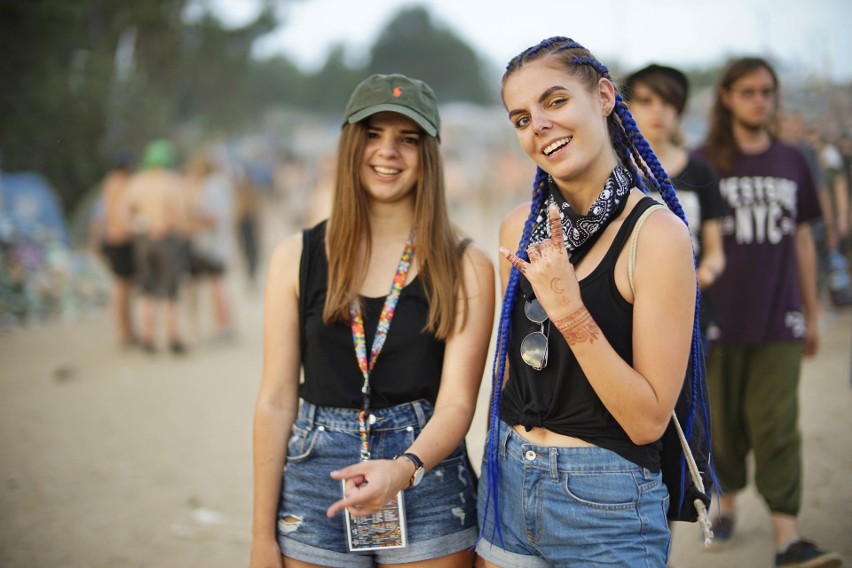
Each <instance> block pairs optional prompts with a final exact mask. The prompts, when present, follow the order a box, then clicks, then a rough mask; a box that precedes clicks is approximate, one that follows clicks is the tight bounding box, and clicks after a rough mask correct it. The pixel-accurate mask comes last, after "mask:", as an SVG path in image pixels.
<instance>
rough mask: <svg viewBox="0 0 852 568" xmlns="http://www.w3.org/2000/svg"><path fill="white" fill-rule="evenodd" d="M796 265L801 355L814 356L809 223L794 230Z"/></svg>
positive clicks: (812, 255)
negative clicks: (802, 330)
mask: <svg viewBox="0 0 852 568" xmlns="http://www.w3.org/2000/svg"><path fill="white" fill-rule="evenodd" d="M796 263H797V266H798V270H799V291H800V292H801V294H802V309H803V310H804V312H805V325H806V328H805V343H804V347H803V349H804V351H803V354H804V355H805V356H806V357H809V356H812V355H816V353H817V350H818V349H819V330H818V327H819V326H818V324H819V303H818V301H817V285H816V248H815V247H814V238H813V234H812V233H811V226H810V224H809V223H799V225H798V227H797V228H796Z"/></svg>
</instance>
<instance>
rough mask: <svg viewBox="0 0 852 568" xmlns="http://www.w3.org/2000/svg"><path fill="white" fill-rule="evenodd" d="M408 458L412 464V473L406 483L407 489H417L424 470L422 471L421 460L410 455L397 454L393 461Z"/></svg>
mask: <svg viewBox="0 0 852 568" xmlns="http://www.w3.org/2000/svg"><path fill="white" fill-rule="evenodd" d="M399 458H408V459H409V460H411V463H413V464H414V473H412V474H411V479H410V480H409V481H408V488H409V489H411V488H412V487H417V484H418V483H420V480H421V479H423V474H424V473H425V470H424V469H423V460H421V459H420V458H418V457H417V456H416V455H414V454H412V453H405V454H399V455H398V456H396V457H395V458H393V459H399Z"/></svg>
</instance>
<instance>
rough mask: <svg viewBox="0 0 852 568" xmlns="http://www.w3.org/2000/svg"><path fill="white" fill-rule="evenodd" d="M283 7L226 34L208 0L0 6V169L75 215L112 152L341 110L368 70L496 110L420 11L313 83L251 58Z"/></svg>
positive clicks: (37, 1) (336, 53)
mask: <svg viewBox="0 0 852 568" xmlns="http://www.w3.org/2000/svg"><path fill="white" fill-rule="evenodd" d="M284 1H285V0H263V1H262V9H261V11H260V13H259V14H258V16H257V17H256V18H255V19H254V20H253V21H251V22H248V23H246V24H244V25H242V26H240V27H236V28H233V27H228V26H226V25H225V24H224V23H223V22H222V21H220V20H219V19H218V18H217V17H216V16H215V15H214V14H213V13H212V12H211V11H209V10H208V9H207V8H206V7H205V5H204V3H203V0H132V1H126V2H112V1H110V0H0V53H2V54H3V56H2V58H0V170H5V171H19V170H32V171H37V172H40V173H42V174H44V175H45V176H46V177H47V178H48V180H49V181H50V182H51V184H52V185H53V186H54V187H55V189H56V190H57V192H58V194H59V196H60V198H61V200H62V203H63V206H64V208H65V209H66V211H70V210H71V209H72V208H73V207H74V205H75V204H76V203H77V202H78V201H79V200H80V199H81V197H82V196H83V195H84V194H85V193H86V191H88V190H89V188H91V187H92V186H93V185H95V184H96V183H98V181H99V180H100V179H101V177H102V176H103V174H104V171H105V170H106V169H107V168H108V167H109V165H110V162H111V161H112V159H113V157H114V156H115V154H116V153H117V152H119V151H122V150H127V149H130V150H136V151H138V149H140V148H142V147H143V146H144V144H145V143H146V142H147V141H149V140H151V139H153V138H159V137H173V136H174V135H175V134H176V133H178V132H179V131H180V130H181V129H187V128H192V129H195V130H196V131H200V132H204V133H210V134H213V133H215V134H217V135H220V136H221V135H224V136H231V135H239V134H242V133H246V132H251V131H252V130H253V129H255V128H256V127H257V126H258V125H259V124H261V122H262V120H263V117H264V115H265V114H266V113H267V112H268V111H270V110H272V109H276V108H282V107H288V108H295V109H304V110H306V111H310V112H313V113H340V112H341V109H342V108H343V107H344V106H345V104H346V100H347V97H348V96H349V93H351V91H352V89H353V88H354V86H355V85H356V84H357V83H358V82H359V81H360V80H362V79H363V78H364V77H366V76H367V75H368V74H371V73H391V72H399V73H405V74H409V75H412V76H415V77H418V78H421V79H423V80H425V81H426V82H428V83H429V84H430V85H431V86H432V87H433V88H434V89H435V91H436V93H437V95H438V97H439V99H440V100H441V101H442V102H450V101H469V102H472V103H491V102H494V97H495V96H496V93H494V92H493V91H494V89H493V87H492V86H491V82H489V79H488V77H489V74H490V73H491V70H490V69H488V68H487V66H486V65H485V64H484V63H483V61H482V60H481V59H480V58H479V56H478V55H477V54H476V52H475V51H474V50H473V49H472V48H471V47H470V46H469V45H467V44H466V43H465V42H464V41H463V40H462V39H460V38H459V37H458V36H457V35H456V34H455V33H454V32H453V31H452V30H450V29H447V28H445V27H443V26H442V25H440V24H439V23H437V22H435V21H434V20H433V18H432V17H431V15H430V14H429V12H428V11H427V10H426V9H424V8H421V7H410V8H405V9H403V10H401V11H400V12H398V13H397V14H396V16H395V17H394V18H392V19H391V21H389V23H388V24H387V26H386V27H385V29H384V30H383V32H382V33H381V34H380V36H379V37H378V39H377V40H376V42H375V44H374V45H373V46H372V47H371V49H370V50H369V54H368V57H367V60H366V62H365V63H364V64H363V65H362V66H355V67H353V66H352V65H349V64H347V63H346V57H345V56H346V53H345V49H344V47H343V46H338V47H336V48H335V49H333V50H332V52H331V53H330V54H329V56H328V59H327V61H326V62H325V65H324V66H323V67H322V68H321V69H319V70H318V71H316V72H313V73H307V72H304V71H302V70H300V68H299V67H298V66H296V65H295V64H294V63H293V62H292V61H291V60H289V59H288V58H287V57H286V56H285V55H278V56H275V57H271V58H267V59H257V58H255V57H253V56H252V47H253V45H254V43H255V41H256V40H258V39H259V38H261V37H263V36H264V35H266V34H267V33H269V32H271V31H272V30H274V29H276V28H277V27H278V26H280V25H287V23H286V21H282V20H281V17H280V16H279V15H278V14H279V13H280V10H276V8H280V6H279V4H281V3H283V2H284ZM306 1H309V0H306ZM190 8H194V9H195V12H194V15H193V17H188V15H187V14H188V13H189V9H190Z"/></svg>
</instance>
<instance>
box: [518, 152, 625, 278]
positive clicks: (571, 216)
mask: <svg viewBox="0 0 852 568" xmlns="http://www.w3.org/2000/svg"><path fill="white" fill-rule="evenodd" d="M547 183H548V189H549V195H548V196H547V199H546V200H545V202H544V206H543V207H542V208H541V210H540V211H539V212H538V217H537V218H536V220H535V225H534V226H533V230H532V233H530V244H536V243H540V242H541V241H543V240H544V239H549V238H550V223H549V222H548V213H547V208H548V207H549V206H550V204H551V203H554V204H556V206H557V207H558V208H559V218H560V220H561V221H562V228H563V230H564V231H565V248H566V249H568V252H570V253H571V263H572V264H576V263H577V262H578V261H579V260H580V259H581V258H582V257H583V256H584V255H585V254H586V252H588V250H589V249H590V248H591V247H592V245H593V244H594V242H595V241H596V240H597V238H598V237H599V236H600V235H601V233H602V232H603V229H604V228H605V227H606V226H607V225H608V224H609V222H610V221H612V220H613V219H615V218H616V217H618V214H619V213H621V210H622V209H624V205H625V203H627V196H628V195H629V194H630V189H631V188H632V187H633V176H632V175H631V174H630V172H629V171H628V170H627V168H625V167H624V166H622V165H621V164H618V165H617V166H615V169H613V170H612V173H611V174H610V175H609V177H608V178H607V180H606V183H605V184H604V187H603V190H602V191H601V193H600V195H598V198H597V199H596V200H595V202H594V203H593V204H592V206H591V208H589V212H588V213H587V214H586V215H581V214H579V213H578V212H577V211H575V210H574V209H572V208H571V206H570V205H568V202H567V201H565V198H564V197H563V196H562V194H561V193H560V192H559V188H557V187H556V184H555V183H554V182H553V178H551V177H549V176H548V178H547Z"/></svg>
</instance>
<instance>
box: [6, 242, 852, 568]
mask: <svg viewBox="0 0 852 568" xmlns="http://www.w3.org/2000/svg"><path fill="white" fill-rule="evenodd" d="M474 229H475V228H470V227H468V230H470V231H471V233H473V234H474V236H477V232H478V231H476V230H474ZM276 232H280V231H276ZM480 242H482V243H484V244H485V246H486V248H488V247H491V248H489V250H495V249H496V246H493V245H494V243H492V242H490V241H488V240H487V239H486V240H482V239H480ZM233 288H234V289H235V290H237V289H239V288H240V286H237V285H235V286H234V287H233ZM237 297H238V299H239V319H240V326H239V329H240V334H239V337H238V339H237V340H236V341H235V342H233V343H230V344H214V343H204V342H202V343H201V344H199V345H198V347H197V348H196V349H194V350H193V351H192V352H191V353H190V355H189V356H187V357H185V358H182V359H179V358H175V357H172V356H170V355H167V354H165V353H161V354H159V355H157V356H154V357H149V356H145V355H143V354H141V353H138V352H122V351H120V350H118V349H116V348H114V347H113V340H112V326H111V323H112V322H111V321H110V319H109V317H108V315H107V314H106V313H97V314H93V315H90V316H88V317H86V318H85V319H83V320H82V321H77V322H74V323H66V324H62V323H56V324H51V325H48V326H43V327H38V328H34V329H26V330H21V331H17V332H14V333H5V334H3V335H0V456H2V458H0V567H3V568H40V567H55V566H63V567H66V568H113V567H115V568H119V567H121V568H137V567H146V568H148V567H152V568H153V567H156V568H159V567H168V568H198V567H201V566H204V567H206V568H220V567H221V568H233V567H240V566H247V564H248V547H249V523H250V518H251V419H252V406H253V402H254V397H255V394H256V389H257V384H258V379H259V376H260V367H261V312H262V306H261V299H260V296H259V295H254V296H251V295H247V294H244V293H238V294H237ZM850 333H852V311H848V310H847V311H845V312H841V313H828V314H827V315H826V318H825V323H824V340H823V349H822V352H821V354H820V356H819V357H818V358H816V359H815V360H813V361H810V362H808V363H807V364H806V366H805V374H804V378H803V382H802V430H803V432H804V438H805V444H804V448H805V459H806V465H805V475H806V478H805V479H806V489H805V501H804V507H803V512H802V515H801V523H802V527H803V530H804V531H805V532H806V534H807V535H809V536H812V537H813V538H815V539H817V540H819V542H820V543H822V544H823V545H824V546H826V547H830V548H832V549H834V550H837V551H839V552H841V553H842V554H843V555H844V559H845V561H846V564H847V565H848V566H852V539H850V537H849V535H850V529H852V517H850V513H852V474H850V471H852V428H850V425H852V420H850V410H849V409H850V407H852V388H850V378H849V373H850V361H849V356H850V343H852V337H850ZM487 391H488V386H487V385H485V386H484V387H483V389H482V395H481V404H480V412H478V413H477V416H476V418H475V426H474V429H473V430H472V431H471V433H470V435H469V444H470V447H471V452H472V454H473V455H472V458H473V460H474V463H478V461H479V459H480V457H481V448H482V444H483V440H484V410H485V407H486V401H487V395H488V392H487ZM771 559H772V546H771V534H770V532H769V524H768V514H767V512H766V510H765V508H764V506H763V505H762V503H761V502H760V501H758V499H757V498H756V497H755V495H754V494H753V493H751V492H749V493H747V494H746V495H745V497H744V499H743V500H742V512H741V516H740V524H739V531H738V533H737V536H736V538H735V540H734V542H733V543H732V545H731V547H730V548H729V549H728V550H726V551H724V552H719V553H716V554H711V553H705V552H703V551H701V546H700V544H699V542H698V537H697V533H696V529H695V528H694V526H693V525H683V526H679V527H677V528H676V530H675V543H674V549H673V557H672V564H673V565H674V566H676V567H678V568H681V567H711V566H714V567H715V566H726V567H732V568H734V567H752V566H770V565H771Z"/></svg>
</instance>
